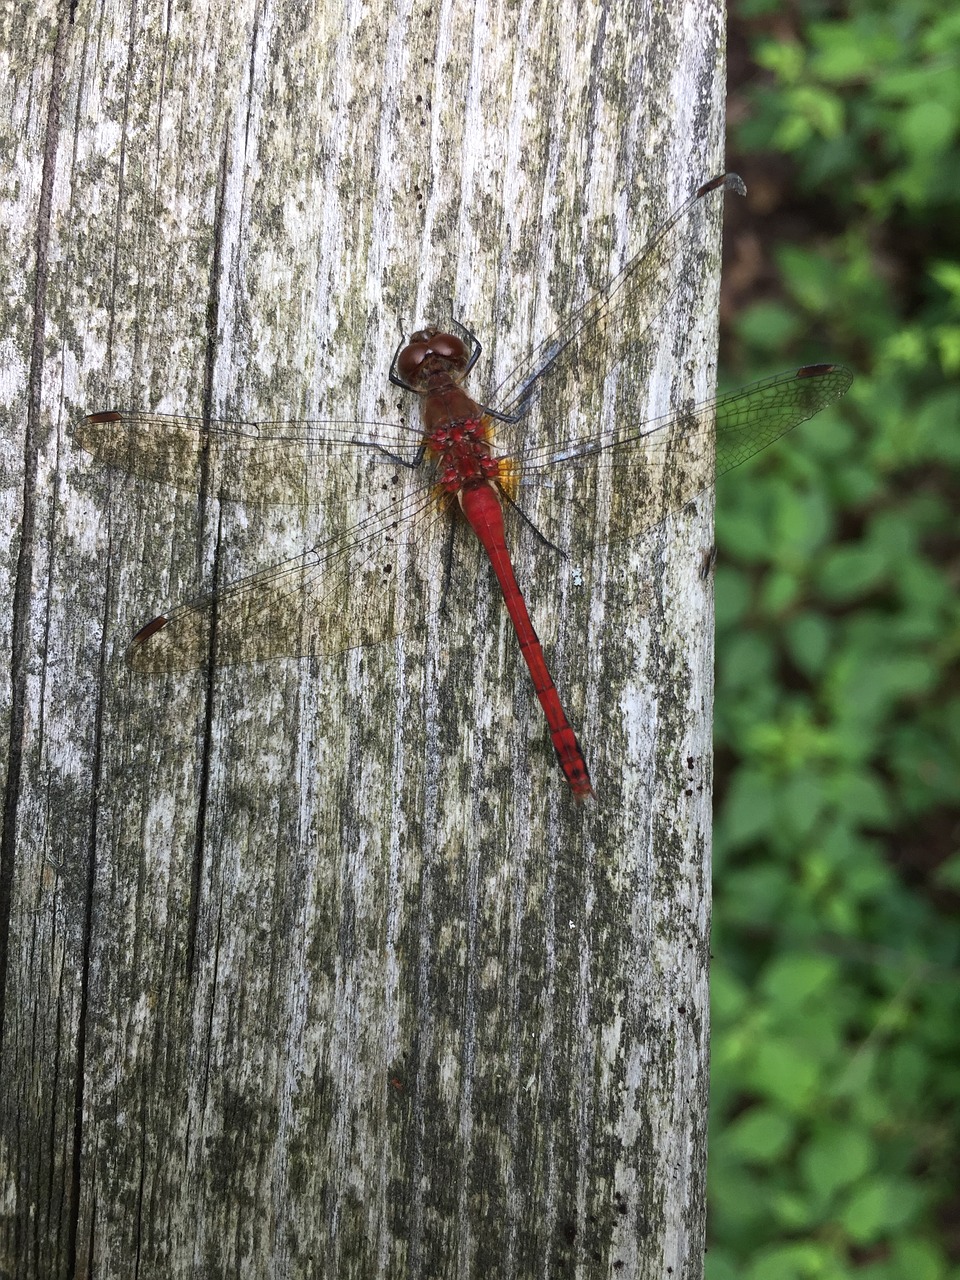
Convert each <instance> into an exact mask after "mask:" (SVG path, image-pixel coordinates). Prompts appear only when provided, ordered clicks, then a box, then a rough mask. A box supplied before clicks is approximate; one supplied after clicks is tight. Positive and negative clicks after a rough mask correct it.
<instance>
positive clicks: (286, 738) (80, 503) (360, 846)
mask: <svg viewBox="0 0 960 1280" xmlns="http://www.w3.org/2000/svg"><path fill="white" fill-rule="evenodd" d="M7 36H8V41H9V45H10V47H11V48H12V50H13V52H12V55H11V59H10V63H9V68H8V72H7V79H6V83H7V88H8V101H9V102H11V103H12V113H7V114H6V115H5V116H4V125H3V126H2V127H4V128H5V129H6V131H7V132H6V136H5V139H4V141H5V149H4V155H6V156H14V157H15V169H14V170H13V172H12V173H10V174H8V180H7V182H6V183H5V184H4V187H3V193H4V194H3V197H2V199H3V206H4V213H3V220H4V228H5V235H4V237H3V239H2V245H3V248H2V249H0V252H5V253H7V254H9V255H10V261H9V262H8V264H7V276H6V278H7V279H8V280H10V279H12V280H14V281H15V282H16V285H17V287H16V288H14V289H13V290H8V293H7V304H6V305H7V310H6V313H5V325H4V330H3V338H2V342H0V350H2V353H3V355H2V369H3V377H2V378H0V388H2V404H0V409H2V415H3V416H2V459H0V485H2V488H0V502H2V504H3V511H4V513H5V521H4V527H5V528H7V529H8V530H9V531H10V533H9V536H8V538H7V539H6V541H5V543H4V547H5V550H4V552H3V554H2V556H0V571H2V573H3V575H4V583H5V591H4V597H3V598H4V600H6V601H7V607H6V608H5V609H4V610H3V614H2V618H3V623H2V636H0V643H2V645H3V650H4V653H5V654H8V655H9V659H10V660H9V666H8V665H7V664H6V663H4V664H3V678H2V686H0V687H2V697H3V702H2V706H3V716H4V720H3V735H4V742H5V743H6V744H8V746H9V751H8V754H7V759H6V770H7V773H6V791H5V800H4V805H5V807H4V817H3V829H2V848H0V965H2V977H3V984H2V990H0V994H2V1000H3V1005H2V1012H3V1021H2V1037H3V1038H2V1064H0V1070H2V1076H0V1108H2V1111H0V1116H2V1119H0V1191H2V1195H0V1206H2V1208H0V1272H2V1273H3V1274H10V1275H16V1276H17V1277H22V1278H23V1280H28V1278H30V1280H32V1278H37V1280H51V1278H52V1277H75V1276H89V1277H96V1278H97V1280H107V1278H108V1277H110V1278H112V1277H118V1278H120V1277H129V1276H132V1275H134V1274H136V1275H137V1276H139V1277H141V1280H142V1278H144V1277H165V1278H166V1277H180V1276H204V1277H210V1278H211V1280H220V1278H221V1277H224V1276H239V1275H242V1276H244V1277H245V1278H249V1277H263V1278H264V1280H266V1278H267V1277H275V1276H285V1277H315V1276H321V1275H322V1276H330V1277H337V1278H338V1280H344V1278H347V1277H356V1278H357V1280H370V1278H371V1277H399V1276H404V1277H407V1276H409V1277H423V1278H424V1280H435V1278H436V1277H439V1276H445V1277H446V1276H449V1277H454V1276H456V1277H467V1276H477V1277H479V1276H490V1277H494V1276H495V1277H498V1280H509V1278H511V1277H518V1278H520V1277H524V1278H525V1277H534V1276H537V1277H544V1278H546V1277H554V1276H601V1275H602V1276H615V1275H616V1276H631V1277H634V1276H635V1277H651V1278H652V1277H656V1278H657V1280H663V1277H665V1276H669V1275H673V1276H674V1277H676V1280H681V1277H682V1278H683V1280H692V1278H693V1277H696V1276H697V1275H698V1274H700V1271H701V1267H702V1253H703V1242H704V1169H705V1131H706V1110H707V1030H708V1006H707V958H708V923H709V847H710V840H709V827H710V807H709V806H710V801H709V779H710V758H711V757H710V706H711V696H712V683H711V662H712V640H711V630H712V606H711V595H710V587H709V584H708V583H707V582H705V581H704V579H703V577H702V576H701V574H700V569H701V564H702V558H703V557H702V552H703V551H704V549H705V548H707V547H709V545H710V543H711V540H712V538H711V531H710V530H711V525H710V521H711V514H710V510H709V504H708V503H704V502H699V503H697V504H696V505H695V507H694V508H692V509H688V510H685V511H684V512H683V513H682V514H680V515H679V516H677V517H676V518H675V519H673V520H671V521H669V522H668V523H667V524H666V525H663V526H661V527H660V528H658V529H657V530H654V531H653V532H652V533H651V534H649V535H648V536H646V537H645V538H644V539H643V540H642V541H640V542H637V543H635V544H633V545H632V546H630V547H629V548H628V549H627V552H626V554H624V553H623V549H622V548H618V549H617V552H618V554H617V555H616V556H615V555H614V554H613V553H612V551H611V550H610V549H608V548H606V547H604V546H601V547H600V548H599V549H598V550H597V551H596V552H594V553H591V552H590V551H589V550H584V553H583V556H582V557H581V558H577V557H575V556H572V555H571V556H570V557H567V558H558V557H556V556H554V557H553V558H552V559H551V558H550V557H549V556H543V557H542V558H541V559H537V558H536V556H535V554H534V553H530V554H528V555H527V554H521V555H520V556H519V557H518V574H519V577H520V579H521V582H522V584H523V585H524V586H525V588H526V590H527V591H528V594H529V602H530V608H531V613H532V615H533V618H534V622H535V624H536V626H537V628H538V630H539V631H540V634H541V637H542V638H543V640H544V642H545V644H546V646H547V651H548V656H549V659H550V661H551V664H552V667H553V670H554V673H555V676H556V678H557V682H558V685H559V687H560V689H561V693H562V694H563V696H564V698H565V700H566V702H567V704H568V711H569V713H570V716H571V719H572V721H573V723H574V724H575V725H576V726H577V729H578V733H579V736H580V739H581V742H582V744H583V747H584V751H585V753H586V755H587V758H588V760H589V763H590V766H591V770H592V774H593V779H594V784H595V786H596V790H597V797H596V800H595V801H594V802H593V803H591V804H589V805H587V806H584V807H581V808H578V807H577V806H576V805H574V804H573V802H572V800H571V797H570V796H569V795H568V794H567V792H566V790H565V786H564V783H563V779H562V777H561V776H560V774H559V772H558V770H557V769H556V766H555V762H554V761H553V759H552V757H551V752H550V747H549V739H548V737H547V733H546V730H545V727H544V725H543V723H542V718H541V716H540V714H539V709H538V707H537V705H536V701H535V699H534V697H533V694H532V691H531V690H530V688H529V687H528V683H527V679H526V673H525V670H524V668H523V665H522V662H521V659H520V656H519V654H518V652H517V648H516V644H515V642H514V639H513V636H512V633H511V632H510V630H509V626H508V623H507V620H506V615H505V612H504V610H503V607H502V604H501V603H500V601H499V599H498V597H497V595H496V593H495V589H494V584H493V579H492V575H491V574H490V572H489V570H488V569H485V568H484V567H483V566H482V564H481V562H480V560H479V558H478V559H477V560H476V565H477V569H476V579H475V582H471V583H469V590H468V591H466V592H461V597H462V598H460V599H458V600H456V601H452V602H451V608H450V610H449V612H448V615H447V616H436V615H435V616H430V617H428V618H427V619H426V620H422V621H420V622H419V623H418V624H417V625H414V626H412V627H411V628H410V629H409V630H407V631H406V632H405V633H404V635H403V636H402V637H401V639H400V640H398V641H396V642H395V643H388V644H383V645H379V646H377V647H375V648H369V649H364V650H350V651H348V652H346V653H343V654H340V655H336V656H333V657H331V658H327V659H323V660H320V659H311V660H306V661H295V660H281V661H277V662H270V663H264V664H260V665H256V666H246V667H234V668H228V669H224V670H218V671H217V672H215V674H214V676H213V678H212V680H211V679H210V678H208V676H207V675H205V674H204V673H203V672H198V673H195V674H187V675H163V676H157V677H148V678H142V677H137V676H136V675H134V674H133V673H131V672H130V671H129V670H128V669H127V668H126V667H125V666H124V664H123V661H122V653H123V649H124V646H125V644H126V641H127V639H128V638H129V636H130V634H131V633H132V632H133V631H134V630H135V629H136V628H137V627H138V626H140V625H141V624H142V623H143V622H145V621H146V620H147V619H148V618H149V617H150V616H151V615H152V614H154V613H156V612H158V611H159V610H160V609H161V608H162V607H163V606H165V605H167V604H168V603H170V602H171V601H176V600H178V599H183V598H185V597H189V596H191V595H193V594H196V593H197V592H202V591H208V590H210V589H211V587H212V586H213V584H214V582H215V581H220V582H223V581H227V580H229V579H231V578H233V577H236V576H239V575H240V574H243V573H246V572H251V571H252V570H255V569H257V568H260V567H263V566H264V565H266V564H268V563H269V562H270V560H271V559H279V558H281V557H282V556H284V555H290V554H293V552H294V551H295V550H296V549H297V547H299V546H302V545H304V544H305V543H307V542H308V541H309V540H310V539H311V538H314V539H315V538H316V537H317V536H318V533H317V523H316V522H317V520H318V519H319V517H318V516H317V515H316V514H315V513H314V512H312V511H311V510H308V509H294V510H292V511H291V510H290V509H287V508H281V509H280V510H279V511H274V512H270V513H268V514H267V515H266V516H264V515H263V513H262V512H259V511H248V510H245V509H244V508H243V507H242V506H236V505H232V504H225V505H223V506H220V505H218V504H217V503H215V502H212V501H207V500H204V499H203V498H202V497H201V496H199V495H198V494H196V493H194V494H190V493H184V492H178V491H174V490H172V489H170V488H168V487H165V486H163V485H151V484H150V483H148V482H145V481H143V480H137V479H131V478H129V477H127V476H124V475H121V474H118V473H115V472H110V471H108V470H106V469H104V468H102V467H100V466H98V465H97V463H96V462H95V461H94V460H92V459H91V458H90V457H89V456H86V455H84V454H83V453H82V452H81V451H80V450H78V449H77V448H76V447H75V444H74V442H73V439H72V435H71V424H72V423H75V422H76V420H77V419H78V418H79V417H80V416H81V415H82V414H83V413H84V412H87V411H90V410H96V409H105V408H130V407H140V408H146V409H156V410H160V411H167V412H171V411H175V410H180V411H183V412H194V413H201V414H202V413H212V414H214V415H215V416H221V417H224V416H225V417H229V416H235V417H243V418H246V419H248V420H249V419H253V418H264V417H268V418H301V417H338V418H341V417H344V418H350V419H354V418H364V419H371V420H375V419H380V420H384V419H387V420H395V419H397V417H398V416H401V415H409V414H411V413H413V412H415V410H413V409H412V407H411V405H410V403H409V397H403V396H401V395H399V394H398V393H397V392H396V390H395V389H394V388H392V387H390V386H389V385H388V382H387V371H388V368H389V363H390V356H391V354H392V352H393V350H394V348H395V346H396V344H397V341H398V339H399V337H400V336H401V334H402V333H403V332H409V331H410V329H411V328H412V327H414V326H416V325H419V324H422V323H424V322H428V321H432V320H437V319H439V320H440V321H444V320H445V319H446V317H447V315H448V313H449V306H450V302H449V300H450V299H451V298H452V299H453V300H454V303H455V308H456V314H457V316H458V318H460V319H462V320H466V321H469V322H470V323H471V326H472V327H473V328H474V329H475V330H476V331H477V333H478V334H479V336H480V337H481V340H482V341H484V343H485V349H484V354H483V356H482V358H481V361H480V364H479V365H478V368H477V371H476V374H477V376H476V378H475V379H474V381H473V385H474V386H475V387H476V388H477V394H478V395H479V396H480V397H481V398H482V397H483V394H484V383H485V382H486V385H487V386H488V387H491V386H494V385H496V383H497V382H498V381H499V380H500V379H501V378H502V377H503V376H504V375H505V374H506V373H507V372H508V371H509V369H510V368H511V367H512V362H515V361H516V360H517V359H519V358H520V357H521V356H522V355H523V353H524V352H525V351H526V350H529V348H530V347H531V346H532V345H533V344H534V343H535V342H536V341H538V340H540V339H541V338H542V337H543V336H544V334H545V333H547V332H548V331H549V329H550V327H551V323H554V322H555V321H556V319H557V317H560V316H562V315H563V313H564V311H565V310H566V309H568V308H569V307H570V306H571V305H572V304H574V303H575V302H576V301H577V300H578V298H579V297H581V296H582V295H583V294H584V293H585V292H589V290H590V288H591V286H595V285H597V284H599V283H601V282H602V281H603V280H604V279H605V278H606V276H608V275H609V274H610V273H611V271H612V270H615V269H616V267H617V265H618V264H619V263H620V262H622V261H623V260H624V259H625V258H626V256H627V255H628V254H629V252H631V251H632V249H635V248H636V247H637V245H639V244H640V243H641V242H642V240H643V238H644V236H645V234H646V233H647V232H648V231H649V229H650V228H651V227H652V226H654V225H655V224H656V223H657V222H658V220H660V219H661V218H662V217H663V216H664V215H665V213H666V212H667V211H668V210H669V209H670V208H671V207H673V206H674V205H676V204H677V203H678V202H679V201H680V200H681V199H682V198H684V197H685V196H686V195H687V194H689V192H690V191H691V190H692V189H693V188H695V187H696V186H697V184H698V183H699V182H700V181H702V180H703V179H704V178H706V177H708V176H710V175H711V174H712V173H715V172H716V171H717V170H719V169H721V168H722V167H723V165H722V101H723V57H722V50H723V16H722V10H721V8H720V7H719V6H710V5H704V4H703V3H700V2H699V0H698V2H697V3H694V2H693V0H634V2H632V3H602V4H600V5H599V6H592V7H591V6H584V5H582V4H580V3H575V2H574V0H557V3H554V4H550V5H517V4H513V3H506V2H504V0H493V3H492V4H490V5H480V6H477V5H476V4H467V3H463V2H462V0H454V2H453V3H449V4H436V5H425V4H418V5H414V6H409V5H396V6H393V7H390V6H387V7H386V8H380V9H377V7H376V6H372V7H371V6H369V5H362V4H356V3H353V2H352V0H339V3H338V2H337V0H328V2H327V3H323V0H319V2H318V3H316V4H307V5H304V4H303V3H301V2H300V0H276V2H270V0H235V2H234V3H232V4H230V5H223V4H220V3H214V2H212V0H196V2H195V3H193V4H191V5H189V6H183V5H170V4H168V3H165V2H164V3H161V2H160V0H140V2H139V3H138V4H135V5H129V4H127V5H119V4H115V3H113V2H112V0H105V3H103V4H100V5H87V4H79V5H77V4H70V3H59V4H56V3H54V0H39V2H38V3H37V4H35V5H24V6H20V16H19V17H18V19H17V20H16V22H14V23H12V25H11V26H10V28H9V30H8V32H7ZM697 225H698V227H699V238H697V237H695V236H694V235H693V233H692V232H691V235H690V236H689V237H687V240H686V241H685V250H686V251H685V253H684V255H683V256H682V258H681V259H680V260H678V261H677V263H676V271H677V276H678V279H679V280H680V281H682V283H681V285H680V286H679V287H678V288H677V289H676V290H674V291H673V292H671V293H670V295H669V296H670V305H669V307H667V308H666V312H665V314H664V316H663V317H662V319H661V320H660V322H659V323H658V325H656V326H655V327H654V329H652V330H651V331H650V332H649V333H647V334H645V335H643V343H642V344H641V346H640V347H639V348H638V349H637V350H635V351H632V352H631V353H630V357H629V359H628V360H627V361H626V362H625V363H624V364H623V365H622V366H621V367H620V369H619V371H618V375H619V380H618V381H617V382H616V383H614V381H613V380H609V381H607V382H606V383H604V380H603V377H602V374H599V373H597V371H596V370H592V369H585V370H584V373H583V379H582V382H581V385H580V386H579V388H577V389H575V397H574V402H573V403H568V404H567V405H565V406H564V407H563V412H564V413H566V414H568V415H571V417H570V420H574V418H575V417H576V416H577V415H583V414H591V415H597V416H598V420H599V416H600V414H601V413H602V412H605V411H606V412H613V411H615V412H631V413H635V414H636V415H637V416H638V417H647V416H652V415H656V414H660V413H666V412H667V411H668V410H669V409H670V408H671V405H676V404H677V403H679V402H682V401H683V400H685V399H688V398H691V397H693V398H697V399H702V398H703V397H705V396H706V395H708V394H709V393H710V390H711V379H712V375H713V369H714V352H715V314H714V313H715V304H716V279H717V268H718V257H717V246H718V232H719V217H718V212H717V210H716V209H714V211H713V213H712V215H711V216H710V217H709V218H706V219H704V220H703V221H702V222H701V223H698V224H697ZM11 273H12V274H11ZM641 373H642V374H643V377H642V378H641V376H640V375H641ZM604 394H606V395H607V396H609V397H612V398H611V399H609V400H608V402H607V409H606V410H605V409H604V400H603V396H604ZM554 408H555V406H554ZM560 425H561V426H562V423H561V424H560ZM530 429H531V430H532V431H540V432H543V433H545V437H544V438H547V435H548V433H549V432H550V431H551V430H553V429H559V427H557V426H556V424H555V423H554V424H553V425H552V424H551V421H550V420H549V419H548V418H547V416H546V415H545V414H543V413H541V414H539V415H534V417H533V418H532V420H531V423H530ZM704 465H705V467H709V459H706V460H705V462H704ZM705 474H706V471H705ZM338 496H342V500H343V501H345V502H347V501H350V499H351V495H350V494H343V495H338ZM592 532H594V531H592V530H591V529H590V528H588V527H583V528H581V527H575V528H572V529H571V534H570V545H571V547H573V548H576V547H577V546H578V545H582V546H583V547H584V548H585V549H586V548H589V546H590V544H591V533H592ZM468 554H469V553H468ZM544 565H551V566H552V568H548V569H544V568H543V567H542V566H544ZM414 603H415V602H411V603H410V606H409V607H410V608H411V609H412V608H413V605H414ZM404 607H406V606H404Z"/></svg>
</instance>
